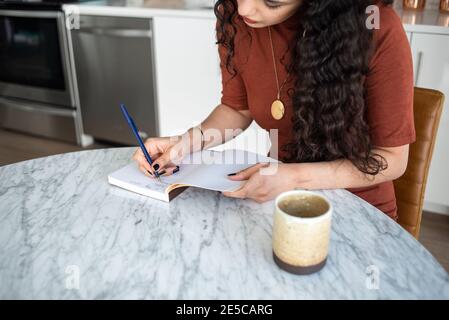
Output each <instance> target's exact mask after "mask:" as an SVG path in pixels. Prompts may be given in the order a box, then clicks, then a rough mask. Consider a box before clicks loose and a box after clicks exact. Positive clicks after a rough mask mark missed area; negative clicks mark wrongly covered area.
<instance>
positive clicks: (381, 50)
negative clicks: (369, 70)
mask: <svg viewBox="0 0 449 320" xmlns="http://www.w3.org/2000/svg"><path fill="white" fill-rule="evenodd" d="M378 15H379V16H378V23H377V24H375V28H374V31H373V41H374V55H373V56H372V58H373V59H372V60H371V63H372V65H374V64H375V63H376V62H377V61H379V60H383V59H384V58H391V57H392V56H396V55H402V56H404V57H405V55H406V54H407V53H408V51H410V44H409V42H408V38H407V35H406V33H405V30H404V26H403V24H402V21H401V18H400V17H399V16H398V14H397V13H396V11H395V10H394V9H393V8H392V7H391V6H389V5H388V6H387V5H379V11H378Z"/></svg>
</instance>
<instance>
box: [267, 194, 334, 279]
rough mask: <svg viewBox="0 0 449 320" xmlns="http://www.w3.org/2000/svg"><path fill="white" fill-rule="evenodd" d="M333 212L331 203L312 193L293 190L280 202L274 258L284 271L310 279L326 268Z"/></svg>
mask: <svg viewBox="0 0 449 320" xmlns="http://www.w3.org/2000/svg"><path fill="white" fill-rule="evenodd" d="M332 210H333V209H332V205H331V203H330V202H329V200H327V199H326V198H325V197H324V196H322V195H320V194H318V193H316V192H312V191H302V190H293V191H288V192H284V193H282V194H280V195H279V196H278V197H277V198H276V200H275V212H274V223H273V235H272V236H273V258H274V261H275V263H276V264H277V265H278V266H279V267H280V268H281V269H283V270H285V271H288V272H290V273H294V274H300V275H306V274H311V273H315V272H317V271H319V270H321V269H322V268H323V267H324V266H325V264H326V260H327V255H328V251H329V242H330V232H331V220H332Z"/></svg>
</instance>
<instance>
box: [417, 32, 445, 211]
mask: <svg viewBox="0 0 449 320" xmlns="http://www.w3.org/2000/svg"><path fill="white" fill-rule="evenodd" d="M411 44H412V52H413V63H414V71H415V86H418V87H423V88H432V89H436V90H440V91H441V92H443V93H444V94H445V96H446V101H445V105H444V108H443V113H442V116H441V120H440V126H439V129H438V134H437V138H436V144H435V149H434V153H433V158H432V163H431V166H430V172H429V177H428V182H427V189H426V196H425V209H428V210H429V211H435V212H441V213H449V169H448V164H449V110H448V109H449V35H441V34H427V33H417V32H414V33H413V36H412V43H411Z"/></svg>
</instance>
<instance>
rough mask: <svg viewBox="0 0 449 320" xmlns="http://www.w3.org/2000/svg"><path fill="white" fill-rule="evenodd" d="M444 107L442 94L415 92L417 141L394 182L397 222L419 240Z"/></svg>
mask: <svg viewBox="0 0 449 320" xmlns="http://www.w3.org/2000/svg"><path fill="white" fill-rule="evenodd" d="M443 103H444V95H443V94H442V93H441V92H439V91H436V90H431V89H423V88H415V90H414V101H413V110H414V117H415V130H416V141H415V142H414V143H413V144H411V145H410V152H409V158H408V166H407V170H406V171H405V173H404V175H403V176H402V177H400V178H399V179H397V180H395V181H394V189H395V193H396V200H397V206H398V216H399V220H398V222H399V224H400V225H401V226H402V227H404V228H405V229H406V230H407V231H408V232H410V233H411V234H412V235H413V236H414V237H415V238H418V236H419V230H420V225H421V217H422V208H423V202H424V192H425V190H426V183H427V176H428V173H429V167H430V162H431V160H432V153H433V148H434V146H435V138H436V134H437V130H438V125H439V122H440V117H441V112H442V109H443Z"/></svg>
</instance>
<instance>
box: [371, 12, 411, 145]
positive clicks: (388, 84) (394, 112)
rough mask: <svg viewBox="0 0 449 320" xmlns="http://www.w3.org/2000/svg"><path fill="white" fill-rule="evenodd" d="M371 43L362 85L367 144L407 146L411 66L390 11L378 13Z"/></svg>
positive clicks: (400, 30) (402, 35)
mask: <svg viewBox="0 0 449 320" xmlns="http://www.w3.org/2000/svg"><path fill="white" fill-rule="evenodd" d="M374 41H375V45H376V47H375V51H374V54H373V57H372V59H371V61H370V66H369V72H368V75H367V77H366V82H365V89H366V100H365V101H366V106H367V121H368V124H369V126H370V134H371V141H372V143H373V145H374V146H378V147H396V146H401V145H405V144H410V143H412V142H414V141H415V126H414V118H413V63H412V56H411V49H410V45H409V43H408V39H407V36H406V34H405V31H404V29H403V26H402V23H401V21H400V19H399V17H398V16H397V15H396V13H395V12H394V10H393V9H392V8H390V7H384V8H382V10H381V11H380V29H379V30H375V31H374Z"/></svg>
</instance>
